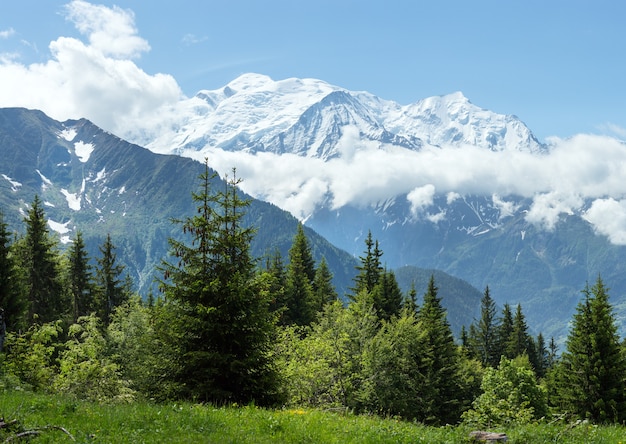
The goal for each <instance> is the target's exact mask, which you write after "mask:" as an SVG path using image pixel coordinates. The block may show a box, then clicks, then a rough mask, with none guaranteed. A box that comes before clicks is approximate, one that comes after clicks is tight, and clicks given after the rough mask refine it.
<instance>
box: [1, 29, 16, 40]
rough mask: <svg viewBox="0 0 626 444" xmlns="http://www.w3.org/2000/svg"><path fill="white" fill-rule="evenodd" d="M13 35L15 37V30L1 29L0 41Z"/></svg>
mask: <svg viewBox="0 0 626 444" xmlns="http://www.w3.org/2000/svg"><path fill="white" fill-rule="evenodd" d="M13 35H15V29H13V28H9V29H3V30H1V31H0V39H8V38H9V37H12V36H13Z"/></svg>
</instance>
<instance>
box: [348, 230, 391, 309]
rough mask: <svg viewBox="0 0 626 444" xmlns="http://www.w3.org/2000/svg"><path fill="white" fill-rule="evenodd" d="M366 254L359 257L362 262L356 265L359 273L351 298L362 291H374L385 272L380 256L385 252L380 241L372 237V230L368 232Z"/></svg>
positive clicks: (355, 279)
mask: <svg viewBox="0 0 626 444" xmlns="http://www.w3.org/2000/svg"><path fill="white" fill-rule="evenodd" d="M365 247H366V249H365V256H361V257H360V258H359V259H360V261H361V263H360V264H359V265H358V266H357V267H356V269H357V271H358V274H357V275H356V277H355V278H354V287H353V288H351V291H352V294H351V296H350V297H351V298H355V297H356V296H357V295H358V294H359V293H361V292H362V291H364V290H365V291H367V292H372V290H374V287H375V286H376V284H378V281H379V280H380V276H381V274H382V272H383V267H382V265H381V262H380V258H381V257H382V255H383V252H382V251H381V250H380V248H379V247H378V241H376V242H374V240H373V239H372V232H371V231H369V232H368V233H367V238H366V239H365Z"/></svg>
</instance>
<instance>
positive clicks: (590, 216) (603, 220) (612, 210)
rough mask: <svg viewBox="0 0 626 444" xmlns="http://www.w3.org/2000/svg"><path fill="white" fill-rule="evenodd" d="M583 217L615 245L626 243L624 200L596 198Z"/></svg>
mask: <svg viewBox="0 0 626 444" xmlns="http://www.w3.org/2000/svg"><path fill="white" fill-rule="evenodd" d="M584 218H585V219H586V220H587V221H588V222H589V223H591V224H592V225H593V226H594V229H595V230H596V232H597V233H600V234H603V235H605V236H607V237H608V238H609V240H610V241H611V242H612V243H614V244H617V245H626V200H624V199H622V200H615V199H613V198H607V199H596V200H595V201H593V203H592V204H591V207H590V208H589V209H588V210H587V212H586V213H585V214H584Z"/></svg>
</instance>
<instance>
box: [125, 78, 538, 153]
mask: <svg viewBox="0 0 626 444" xmlns="http://www.w3.org/2000/svg"><path fill="white" fill-rule="evenodd" d="M172 114H174V116H173V117H170V118H168V119H169V120H168V121H169V122H170V123H169V126H163V127H161V128H160V129H159V130H157V131H156V132H153V133H149V134H145V135H144V136H143V137H144V138H143V140H141V139H138V140H136V141H137V142H138V143H142V144H144V145H145V146H147V147H148V148H149V149H151V150H153V151H155V152H160V153H172V152H174V153H187V154H190V153H189V152H190V151H196V152H200V153H202V152H206V151H208V150H210V149H213V148H221V149H224V150H229V151H240V150H244V151H248V152H259V151H266V152H272V153H278V154H284V153H293V154H297V155H300V156H308V157H318V158H322V159H325V160H326V159H330V158H332V157H335V156H337V155H338V152H337V143H338V142H339V140H340V138H341V135H342V134H343V129H344V128H346V127H354V128H357V130H358V133H359V135H360V137H361V138H363V139H365V140H369V141H375V142H379V143H382V144H390V145H394V146H400V147H404V148H409V149H414V150H419V149H420V148H421V147H422V145H423V144H424V143H427V144H429V145H434V146H441V145H456V146H461V145H473V146H481V147H485V148H489V149H492V150H505V149H515V150H520V151H530V152H537V151H541V150H542V149H543V146H542V145H541V144H540V143H539V142H538V141H537V139H535V137H534V136H533V135H532V133H531V132H530V130H529V129H528V128H527V127H526V126H525V125H524V124H523V123H522V122H521V121H520V120H519V119H517V118H516V117H515V116H505V115H499V114H496V113H493V112H491V111H487V110H484V109H481V108H479V107H477V106H475V105H473V104H472V103H471V102H470V101H469V100H468V99H467V98H465V97H464V96H463V94H462V93H454V94H449V95H446V96H441V97H431V98H428V99H424V100H420V101H418V102H416V103H413V104H410V105H406V106H402V105H400V104H398V103H396V102H393V101H388V100H382V99H380V98H378V97H376V96H374V95H372V94H369V93H367V92H351V91H347V90H345V89H342V88H339V87H336V86H333V85H330V84H328V83H326V82H323V81H321V80H314V79H286V80H280V81H274V80H272V79H271V78H269V77H267V76H264V75H258V74H244V75H242V76H241V77H239V78H237V79H235V80H233V81H232V82H230V83H229V84H228V85H226V86H225V87H223V88H221V89H219V90H214V91H200V92H199V93H198V94H196V96H195V97H193V98H190V99H187V100H185V101H182V102H181V103H179V104H178V105H177V106H176V109H175V110H172ZM131 137H132V136H131Z"/></svg>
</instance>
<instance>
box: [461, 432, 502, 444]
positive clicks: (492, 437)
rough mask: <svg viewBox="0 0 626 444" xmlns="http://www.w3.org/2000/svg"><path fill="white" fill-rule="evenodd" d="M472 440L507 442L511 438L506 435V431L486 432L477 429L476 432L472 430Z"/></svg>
mask: <svg viewBox="0 0 626 444" xmlns="http://www.w3.org/2000/svg"><path fill="white" fill-rule="evenodd" d="M469 435H470V441H471V442H486V443H487V442H491V443H494V442H495V443H497V442H507V441H508V440H509V438H508V437H507V436H506V433H493V432H485V431H482V430H476V431H474V432H470V434H469Z"/></svg>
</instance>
